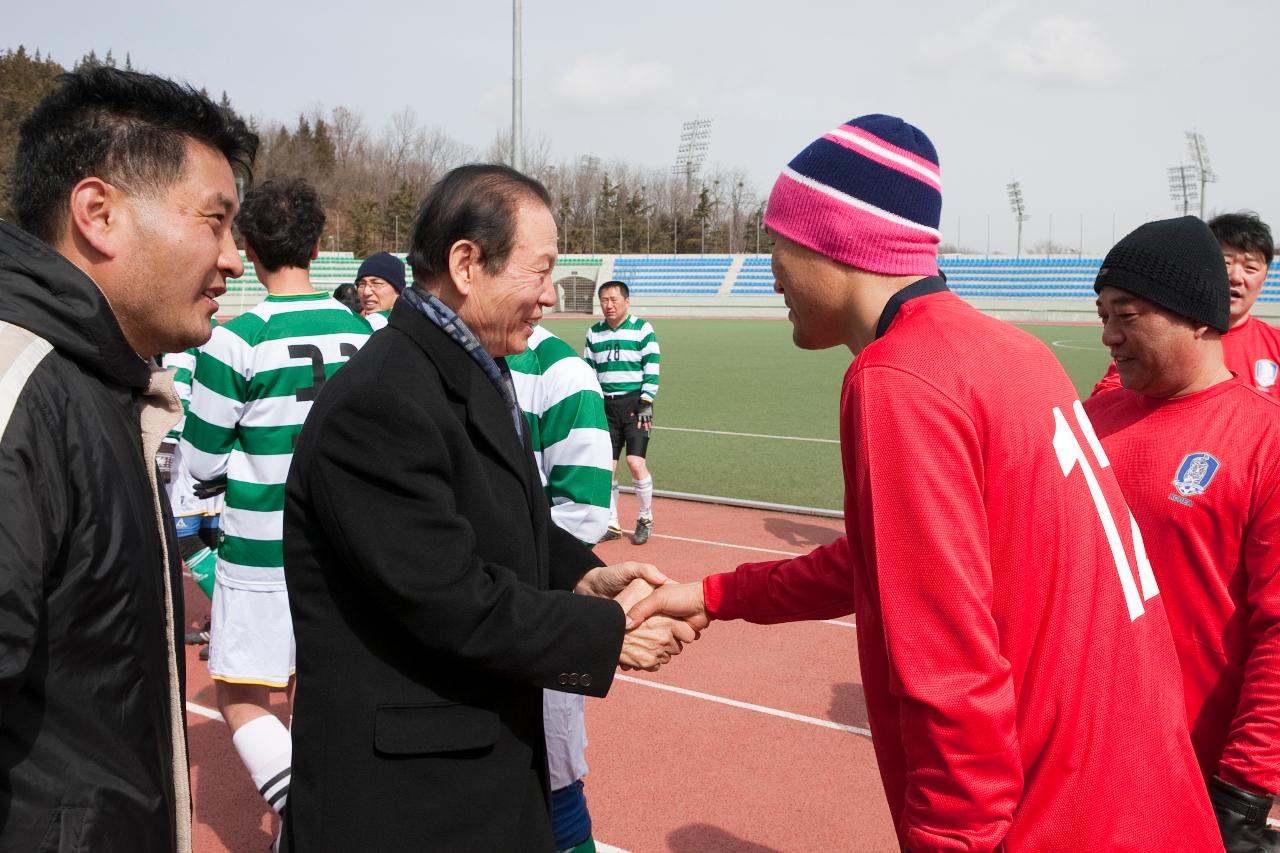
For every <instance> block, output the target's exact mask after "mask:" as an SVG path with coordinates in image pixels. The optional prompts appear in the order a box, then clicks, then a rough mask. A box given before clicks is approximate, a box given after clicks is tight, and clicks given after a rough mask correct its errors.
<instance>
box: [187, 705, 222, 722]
mask: <svg viewBox="0 0 1280 853" xmlns="http://www.w3.org/2000/svg"><path fill="white" fill-rule="evenodd" d="M187 711H189V712H190V713H192V714H199V715H200V716H201V717H208V718H209V719H210V720H221V719H222V715H221V714H219V713H218V712H217V711H215V710H213V709H212V708H206V707H205V706H203V705H197V704H196V703H195V702H187Z"/></svg>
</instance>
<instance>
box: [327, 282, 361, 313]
mask: <svg viewBox="0 0 1280 853" xmlns="http://www.w3.org/2000/svg"><path fill="white" fill-rule="evenodd" d="M333 298H334V299H336V300H338V301H339V302H341V303H342V304H343V305H345V306H347V307H348V308H350V309H351V313H353V314H363V313H364V305H363V304H362V303H361V301H360V294H359V293H358V292H357V291H356V286H355V283H354V282H350V281H348V282H345V283H343V284H340V285H338V286H337V287H335V288H334V289H333Z"/></svg>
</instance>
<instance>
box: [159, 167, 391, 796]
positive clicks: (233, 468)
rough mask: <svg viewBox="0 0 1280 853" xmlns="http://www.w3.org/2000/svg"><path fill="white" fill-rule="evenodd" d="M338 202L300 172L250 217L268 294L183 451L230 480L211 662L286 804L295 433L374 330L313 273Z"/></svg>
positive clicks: (271, 789) (238, 332)
mask: <svg viewBox="0 0 1280 853" xmlns="http://www.w3.org/2000/svg"><path fill="white" fill-rule="evenodd" d="M324 219H325V217H324V208H323V207H321V205H320V201H319V199H318V198H317V196H316V193H315V190H313V189H312V188H311V187H310V186H308V185H307V184H306V183H305V182H303V181H300V180H295V181H287V182H278V183H277V182H267V183H265V184H263V185H261V186H259V187H256V188H255V189H253V190H251V191H250V192H249V193H248V194H247V195H246V196H245V199H244V203H243V206H242V208H241V211H240V215H239V216H238V217H237V219H236V225H237V227H238V228H239V229H240V233H241V234H243V235H244V240H245V253H246V254H247V255H248V257H249V260H250V261H252V262H253V265H254V268H255V269H256V270H257V273H258V278H259V279H260V280H261V281H262V283H263V284H264V285H265V286H266V288H267V294H268V295H267V298H266V299H265V300H264V301H263V302H262V303H261V304H260V305H258V307H256V308H254V309H253V310H252V311H250V312H249V313H247V314H242V315H241V316H239V317H236V318H235V319H233V320H230V321H229V322H227V323H226V324H225V325H222V326H219V327H218V328H216V329H214V331H213V337H211V338H210V339H209V343H208V344H206V345H205V346H204V347H203V348H202V349H201V351H200V354H199V357H198V361H197V363H196V372H195V382H194V385H193V387H192V391H191V407H190V410H189V412H188V414H187V426H186V430H185V432H184V433H183V436H182V445H181V452H182V453H183V455H184V456H186V457H187V459H188V464H189V465H190V467H191V473H192V475H193V476H195V477H196V478H197V479H198V480H201V481H202V482H205V483H211V482H225V485H226V509H225V510H224V512H223V519H222V532H223V539H222V546H221V547H220V548H219V549H218V568H217V578H216V579H215V582H214V590H213V611H212V620H213V624H212V630H211V631H210V638H209V674H210V675H211V676H212V677H213V680H214V688H215V691H216V695H217V700H218V709H219V710H220V711H221V712H222V716H223V717H224V718H225V719H226V721H227V725H228V726H229V727H230V728H231V731H232V742H233V743H234V744H235V747H236V751H237V752H239V754H240V758H241V760H243V761H244V764H245V767H246V768H248V770H249V773H250V775H251V776H252V777H253V783H254V785H256V786H257V787H258V790H259V792H260V793H261V794H262V796H263V798H264V799H265V800H266V801H267V803H268V805H270V806H271V807H272V808H273V809H275V810H276V811H277V812H280V811H282V810H283V809H284V806H285V801H286V799H287V797H288V792H289V768H290V763H291V755H292V748H291V743H290V738H289V730H288V729H286V728H285V726H284V724H282V723H281V722H280V721H279V720H278V719H277V718H276V717H275V715H273V714H272V713H271V711H270V691H271V690H280V689H284V688H286V687H288V686H289V684H290V681H291V679H292V676H293V671H294V640H293V622H292V620H291V618H290V614H289V598H288V594H287V592H286V589H285V582H284V556H283V550H282V546H281V538H282V535H283V516H284V482H285V477H286V476H287V475H288V473H289V463H290V461H291V460H292V459H293V446H294V442H295V441H296V440H297V437H298V433H299V431H300V430H301V429H302V423H303V421H304V420H305V419H306V417H307V413H308V412H309V411H310V410H311V403H312V401H313V400H315V398H316V395H317V394H318V393H319V391H320V388H321V386H323V385H324V383H325V381H326V380H327V379H328V378H329V377H330V376H332V375H333V373H334V371H336V370H337V369H338V368H339V367H341V366H342V364H343V363H345V362H346V360H347V359H348V358H349V357H350V356H352V355H354V354H355V353H356V351H357V350H358V349H359V348H360V346H361V345H362V344H363V343H364V342H365V340H367V339H368V337H369V334H370V332H369V324H368V323H366V322H365V321H364V320H363V319H362V318H360V317H357V316H355V315H353V314H352V313H351V312H350V311H348V310H347V309H346V307H345V306H343V305H341V304H339V303H337V302H335V301H334V300H333V299H331V298H330V296H329V294H328V293H325V292H323V291H318V290H316V289H315V288H313V287H312V286H311V281H310V277H309V267H310V265H311V261H312V260H313V259H314V258H315V257H316V254H317V252H318V251H319V241H320V234H321V231H322V230H323V228H324Z"/></svg>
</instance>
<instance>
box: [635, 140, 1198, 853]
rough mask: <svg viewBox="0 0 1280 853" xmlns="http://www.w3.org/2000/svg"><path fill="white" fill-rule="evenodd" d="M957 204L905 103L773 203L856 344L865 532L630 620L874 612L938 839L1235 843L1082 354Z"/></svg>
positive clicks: (675, 588) (681, 595)
mask: <svg viewBox="0 0 1280 853" xmlns="http://www.w3.org/2000/svg"><path fill="white" fill-rule="evenodd" d="M941 207H942V194H941V184H940V176H939V170H938V157H937V154H936V153H935V151H934V148H933V144H932V143H931V142H930V141H929V139H928V138H927V137H926V136H925V135H924V133H922V132H921V131H920V130H918V129H917V128H915V127H912V126H911V125H909V124H907V123H905V122H903V121H901V120H900V119H897V118H893V117H891V116H883V115H872V116H863V117H861V118H858V119H853V120H852V121H850V122H848V123H846V124H844V125H841V126H839V127H837V128H835V129H834V130H832V131H831V132H829V133H827V134H826V135H824V136H822V137H820V138H819V139H817V140H816V141H814V142H813V143H812V144H810V145H809V146H808V147H807V148H806V149H805V150H804V151H802V152H801V153H800V154H799V155H798V156H797V157H796V158H795V159H793V160H792V161H791V163H790V164H789V165H788V166H787V168H786V169H784V170H783V172H782V174H781V176H779V178H778V181H777V183H775V184H774V187H773V192H772V194H771V196H770V198H769V206H768V213H767V214H766V220H765V224H766V225H767V226H768V227H769V230H770V231H771V232H772V233H773V235H774V236H775V239H776V243H775V246H774V251H773V272H774V276H775V280H776V288H777V290H778V291H779V292H780V293H782V295H783V297H784V299H785V301H786V303H787V306H788V307H789V308H790V311H791V313H790V319H791V322H792V324H793V337H794V340H795V343H796V345H797V346H799V347H801V348H802V349H826V348H829V347H833V346H840V345H844V346H847V347H848V348H849V350H850V352H851V353H853V355H854V356H855V359H854V361H853V363H852V364H851V365H850V367H849V370H848V372H847V373H846V375H845V381H844V389H843V392H842V394H841V400H840V444H841V453H842V456H843V461H844V479H845V532H846V535H845V536H844V537H843V538H841V539H839V540H837V541H836V542H834V543H832V544H830V545H827V546H824V547H821V548H818V549H816V550H814V551H813V552H811V553H809V554H807V555H805V556H802V557H797V558H795V559H790V560H779V561H775V562H768V563H754V564H746V565H743V566H739V567H738V569H737V570H736V571H734V572H730V573H726V574H715V575H710V576H708V577H707V578H705V579H704V580H703V582H702V583H700V584H682V585H677V584H668V585H666V586H663V587H661V588H659V589H658V590H656V591H655V592H654V593H653V595H651V596H650V597H649V598H647V599H645V600H644V601H642V602H640V603H639V604H638V605H636V607H634V608H633V609H632V611H631V614H630V619H631V620H636V619H639V618H643V617H644V616H646V614H652V613H658V612H661V613H666V614H667V615H670V616H676V617H681V618H685V619H688V620H689V621H690V623H691V625H692V626H693V627H701V626H704V625H705V624H706V621H707V620H708V619H711V618H723V619H747V620H749V621H753V622H760V623H773V622H787V621H795V620H802V619H829V618H835V617H838V616H846V615H849V614H851V613H855V612H856V614H857V631H858V653H859V658H860V663H861V668H862V685H863V689H864V691H865V694H866V705H867V713H868V717H869V720H870V724H871V731H872V742H873V744H874V746H875V750H876V759H877V761H878V763H879V766H880V775H881V779H882V781H883V783H884V789H885V794H886V796H887V798H888V801H889V812H890V814H891V815H892V817H893V821H894V825H895V827H896V829H897V832H898V837H899V841H900V842H901V844H902V846H903V847H905V848H909V849H910V850H912V851H913V853H927V852H928V851H942V850H966V851H978V850H981V851H992V850H1001V851H1005V853H1016V851H1091V853H1092V851H1148V850H1151V849H1153V847H1155V848H1158V849H1160V850H1165V851H1186V853H1193V851H1196V853H1198V851H1206V850H1214V849H1217V846H1218V844H1219V840H1218V833H1217V829H1216V827H1215V826H1214V822H1213V815H1212V812H1211V810H1210V807H1209V801H1208V796H1207V795H1206V793H1205V790H1204V786H1203V785H1202V784H1201V782H1200V778H1199V771H1198V769H1197V767H1196V761H1195V755H1194V754H1193V752H1192V750H1191V744H1190V741H1189V739H1188V734H1187V723H1186V717H1185V715H1184V714H1183V713H1182V707H1181V704H1180V698H1181V693H1180V690H1179V673H1178V669H1177V662H1176V657H1175V652H1174V648H1173V643H1172V642H1171V640H1170V635H1169V623H1168V621H1167V619H1166V617H1165V612H1164V607H1163V604H1162V599H1163V596H1162V595H1161V594H1160V592H1159V590H1158V589H1157V587H1156V583H1155V579H1154V578H1153V577H1152V572H1151V568H1150V565H1149V563H1148V561H1147V557H1146V554H1145V552H1144V549H1143V547H1142V541H1141V537H1140V536H1139V535H1138V533H1137V525H1136V524H1135V523H1134V521H1133V518H1132V516H1131V515H1130V514H1129V511H1128V509H1127V507H1126V506H1125V503H1124V497H1123V495H1122V494H1121V492H1120V488H1119V486H1118V485H1117V484H1116V481H1115V478H1114V476H1113V475H1112V473H1111V471H1110V469H1108V468H1107V467H1106V465H1105V462H1104V461H1103V459H1102V454H1101V451H1100V449H1099V447H1098V441H1097V438H1096V437H1095V436H1094V434H1093V430H1092V429H1091V427H1090V426H1089V421H1088V419H1087V418H1086V417H1085V415H1084V410H1083V409H1082V408H1081V405H1080V402H1079V400H1077V399H1076V393H1075V390H1074V388H1073V387H1072V384H1071V381H1070V380H1069V379H1068V378H1067V375H1066V374H1065V373H1064V372H1063V370H1062V367H1061V365H1060V364H1059V363H1058V360H1057V359H1056V358H1055V357H1054V356H1053V354H1052V353H1051V352H1050V351H1049V350H1048V349H1047V348H1046V347H1045V346H1044V344H1042V343H1041V342H1040V341H1038V340H1036V339H1035V338H1033V337H1032V336H1031V335H1028V334H1026V333H1024V332H1022V331H1019V330H1018V329H1015V328H1014V327H1012V326H1010V325H1008V324H1006V323H1003V322H1000V321H998V320H995V319H992V318H990V317H987V316H984V315H983V314H981V313H979V312H978V311H977V310H975V309H974V308H973V307H972V306H970V305H968V304H967V303H965V302H964V301H962V300H960V299H959V298H958V297H956V296H955V295H954V294H952V293H951V291H950V290H949V289H948V288H947V284H946V281H945V280H944V279H943V278H942V277H941V276H939V275H938V268H937V255H936V252H937V244H938V239H939V235H938V222H939V217H940V213H941ZM992 365H1000V369H999V370H992ZM628 624H630V621H629V623H628Z"/></svg>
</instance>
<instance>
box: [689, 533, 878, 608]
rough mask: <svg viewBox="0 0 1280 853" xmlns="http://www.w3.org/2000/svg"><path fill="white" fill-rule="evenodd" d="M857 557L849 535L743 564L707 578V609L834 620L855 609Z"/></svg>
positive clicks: (704, 593) (705, 592) (705, 581)
mask: <svg viewBox="0 0 1280 853" xmlns="http://www.w3.org/2000/svg"><path fill="white" fill-rule="evenodd" d="M853 571H854V567H853V562H852V560H851V557H850V551H849V543H848V540H847V539H845V538H844V537H843V536H841V537H840V538H839V539H837V540H836V541H835V542H832V543H831V544H830V545H823V546H822V547H821V548H815V549H814V550H812V551H810V552H809V553H808V554H805V555H804V556H803V557H795V558H793V559H790V560H774V561H772V562H768V563H743V564H742V565H741V566H738V568H737V569H736V570H734V571H732V572H725V573H724V574H719V575H708V576H707V577H706V578H703V581H702V594H703V598H704V599H705V601H706V606H707V613H708V614H710V615H711V616H712V617H714V618H716V619H745V620H747V621H748V622H758V623H761V624H773V623H775V622H797V621H800V620H803V619H835V618H837V617H839V616H848V615H849V614H850V613H852V612H853V610H854V606H853Z"/></svg>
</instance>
